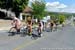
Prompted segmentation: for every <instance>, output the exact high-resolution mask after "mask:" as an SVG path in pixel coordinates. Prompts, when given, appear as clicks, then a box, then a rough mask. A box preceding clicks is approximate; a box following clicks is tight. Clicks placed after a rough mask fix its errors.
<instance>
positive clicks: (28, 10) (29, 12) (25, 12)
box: [19, 6, 33, 20]
mask: <svg viewBox="0 0 75 50" xmlns="http://www.w3.org/2000/svg"><path fill="white" fill-rule="evenodd" d="M32 13H33V10H32V8H30V7H28V6H27V7H26V8H25V9H24V10H23V12H22V13H20V15H19V19H20V20H26V19H27V17H32Z"/></svg>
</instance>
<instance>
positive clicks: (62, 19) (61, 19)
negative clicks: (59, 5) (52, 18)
mask: <svg viewBox="0 0 75 50" xmlns="http://www.w3.org/2000/svg"><path fill="white" fill-rule="evenodd" d="M64 21H65V16H64V15H59V23H60V24H62V23H63V22H64Z"/></svg>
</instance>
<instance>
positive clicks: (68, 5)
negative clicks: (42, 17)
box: [30, 0, 75, 13]
mask: <svg viewBox="0 0 75 50" xmlns="http://www.w3.org/2000/svg"><path fill="white" fill-rule="evenodd" d="M34 1H35V0H30V2H34ZM45 2H46V9H45V10H46V11H50V12H68V13H75V0H45Z"/></svg>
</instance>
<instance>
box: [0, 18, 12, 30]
mask: <svg viewBox="0 0 75 50" xmlns="http://www.w3.org/2000/svg"><path fill="white" fill-rule="evenodd" d="M10 23H11V20H3V19H0V31H3V30H9V29H10V27H11V25H10Z"/></svg>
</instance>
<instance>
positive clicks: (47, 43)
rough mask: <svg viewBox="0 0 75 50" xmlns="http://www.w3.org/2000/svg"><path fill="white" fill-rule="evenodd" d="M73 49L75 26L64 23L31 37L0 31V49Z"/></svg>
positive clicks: (74, 44) (74, 46)
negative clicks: (41, 34)
mask: <svg viewBox="0 0 75 50" xmlns="http://www.w3.org/2000/svg"><path fill="white" fill-rule="evenodd" d="M57 49H58V50H61V49H62V50H74V49H75V27H74V26H71V25H66V26H65V27H64V28H60V29H58V30H57V31H55V32H43V36H42V37H41V38H38V39H36V40H35V39H32V38H31V36H26V37H21V36H20V35H15V36H8V33H7V31H0V50H57Z"/></svg>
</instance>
